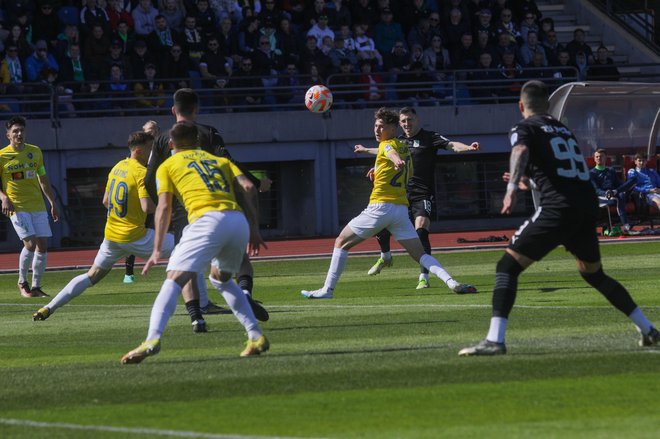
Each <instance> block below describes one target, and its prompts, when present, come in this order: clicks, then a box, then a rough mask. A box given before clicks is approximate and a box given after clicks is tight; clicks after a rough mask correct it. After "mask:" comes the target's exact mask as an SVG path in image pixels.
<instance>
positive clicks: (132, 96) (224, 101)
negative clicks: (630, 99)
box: [0, 64, 660, 124]
mask: <svg viewBox="0 0 660 439" xmlns="http://www.w3.org/2000/svg"><path fill="white" fill-rule="evenodd" d="M606 67H607V68H611V67H612V66H611V65H608V66H606ZM617 67H618V68H620V69H621V72H620V74H619V80H621V81H632V82H660V64H626V65H617ZM590 69H592V70H593V69H598V67H597V66H591V67H590ZM559 70H561V72H562V76H559V77H558V75H557V72H558V71H559ZM426 74H427V75H428V73H426ZM406 75H410V73H406ZM360 77H361V74H359V73H355V74H349V75H344V77H343V78H342V77H341V76H340V75H338V74H333V75H330V76H329V77H328V78H327V80H326V81H325V83H326V84H327V85H328V86H329V87H330V89H331V90H332V92H333V96H334V105H333V109H335V110H341V109H347V108H365V107H378V106H404V105H420V106H435V105H450V106H455V107H458V106H460V105H467V104H470V105H473V104H497V103H505V102H515V101H517V99H518V92H519V90H520V87H521V86H522V84H523V83H524V82H525V81H526V80H528V79H532V78H535V79H541V80H543V81H544V82H546V83H547V84H548V85H549V86H550V88H551V89H554V88H556V87H559V86H561V85H563V84H565V83H567V82H572V81H576V80H578V79H579V78H580V77H579V75H578V71H577V70H576V69H575V68H574V67H565V68H562V69H559V68H557V67H545V68H524V69H522V70H521V71H520V70H518V71H517V72H516V73H514V74H513V75H511V77H508V78H507V77H505V76H504V74H503V72H502V71H501V70H499V69H481V70H479V69H476V70H454V71H447V72H444V78H443V79H442V80H436V79H433V78H432V77H431V76H425V77H423V79H422V80H421V81H410V80H409V79H411V78H410V76H406V77H404V79H406V80H402V79H401V76H400V75H399V76H398V75H396V74H393V73H390V72H381V73H374V74H372V77H373V78H374V81H375V82H374V83H373V84H369V83H360ZM340 79H341V81H340ZM297 80H298V82H297V84H296V85H293V86H276V85H274V86H263V87H231V86H230V85H228V86H226V87H224V88H215V87H209V86H208V85H209V83H208V82H206V81H205V80H203V79H192V80H191V78H172V79H161V80H158V81H156V85H157V87H156V89H154V90H144V88H143V90H142V91H136V90H135V85H136V84H144V83H143V81H139V80H124V81H122V82H121V86H119V85H118V84H117V83H113V82H111V81H98V82H96V83H91V82H85V83H67V82H63V83H60V84H57V85H54V86H53V85H48V84H43V83H24V84H19V85H18V86H15V85H7V84H6V85H5V88H4V91H5V93H3V94H0V113H3V112H4V113H6V114H16V113H21V114H25V115H27V116H29V117H31V118H49V119H51V120H52V121H53V123H54V124H58V123H59V121H60V119H65V118H74V117H112V116H139V115H145V116H148V115H157V114H169V111H170V107H171V105H172V94H173V93H174V91H175V89H176V84H179V83H180V82H181V81H187V82H188V83H189V84H190V86H191V87H192V88H194V89H196V91H197V92H198V94H199V96H200V112H201V113H230V112H251V111H292V110H300V109H303V108H304V107H303V104H304V94H305V91H306V90H307V88H308V87H309V86H310V85H312V81H311V79H310V78H309V77H306V76H298V77H297ZM212 83H215V81H212ZM229 84H231V81H230V82H229ZM372 92H374V93H372ZM255 95H256V96H259V97H261V100H260V101H259V102H258V103H255V104H248V103H246V102H245V97H246V96H255Z"/></svg>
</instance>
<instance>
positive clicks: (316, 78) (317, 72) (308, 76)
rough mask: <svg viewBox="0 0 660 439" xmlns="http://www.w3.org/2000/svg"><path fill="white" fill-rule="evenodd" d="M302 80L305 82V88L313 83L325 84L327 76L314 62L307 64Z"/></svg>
mask: <svg viewBox="0 0 660 439" xmlns="http://www.w3.org/2000/svg"><path fill="white" fill-rule="evenodd" d="M302 82H303V84H305V90H307V88H309V87H310V86H312V85H319V84H320V85H325V77H324V76H323V75H322V74H321V69H319V66H317V65H316V64H314V63H312V64H309V65H308V66H307V70H306V71H305V75H303V77H302Z"/></svg>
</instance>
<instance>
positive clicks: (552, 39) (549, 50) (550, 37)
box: [541, 30, 570, 66]
mask: <svg viewBox="0 0 660 439" xmlns="http://www.w3.org/2000/svg"><path fill="white" fill-rule="evenodd" d="M541 44H542V45H543V49H544V50H545V56H546V59H547V60H548V65H551V66H556V65H558V64H559V52H561V51H562V50H565V47H564V45H563V44H561V43H560V42H559V41H558V40H557V32H556V31H555V30H550V31H548V32H546V33H545V40H543V41H541ZM569 59H570V55H569Z"/></svg>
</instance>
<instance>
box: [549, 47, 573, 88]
mask: <svg viewBox="0 0 660 439" xmlns="http://www.w3.org/2000/svg"><path fill="white" fill-rule="evenodd" d="M552 76H553V78H555V81H556V83H558V85H560V84H564V83H568V82H571V81H577V80H578V78H577V72H576V71H575V67H574V66H573V65H571V56H570V55H569V54H568V51H567V50H566V49H563V50H560V51H559V54H558V55H557V66H556V68H555V69H554V71H553V74H552Z"/></svg>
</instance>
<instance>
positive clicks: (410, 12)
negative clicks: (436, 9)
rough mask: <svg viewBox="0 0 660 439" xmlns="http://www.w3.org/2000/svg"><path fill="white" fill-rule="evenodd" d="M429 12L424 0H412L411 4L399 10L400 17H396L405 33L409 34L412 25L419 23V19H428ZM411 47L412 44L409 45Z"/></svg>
mask: <svg viewBox="0 0 660 439" xmlns="http://www.w3.org/2000/svg"><path fill="white" fill-rule="evenodd" d="M430 13H431V11H429V9H428V8H427V7H426V2H425V1H424V0H412V4H411V5H408V6H407V7H405V8H403V9H402V10H401V17H400V18H399V17H397V19H398V20H399V22H400V23H401V27H402V28H403V31H404V32H405V33H406V34H409V33H410V31H411V30H412V28H413V27H415V26H418V25H419V21H420V20H421V19H426V20H428V16H429V14H430ZM411 47H412V45H411Z"/></svg>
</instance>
